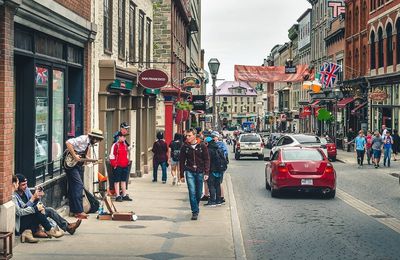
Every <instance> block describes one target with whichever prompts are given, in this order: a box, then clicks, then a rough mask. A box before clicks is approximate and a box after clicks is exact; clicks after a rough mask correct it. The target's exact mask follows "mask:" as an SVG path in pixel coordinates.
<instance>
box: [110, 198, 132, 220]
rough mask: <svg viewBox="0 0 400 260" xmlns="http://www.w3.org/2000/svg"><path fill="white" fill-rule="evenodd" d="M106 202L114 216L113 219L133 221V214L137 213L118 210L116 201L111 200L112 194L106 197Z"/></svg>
mask: <svg viewBox="0 0 400 260" xmlns="http://www.w3.org/2000/svg"><path fill="white" fill-rule="evenodd" d="M104 204H105V205H106V207H107V209H108V211H109V212H110V214H111V216H112V220H119V221H133V220H134V219H133V216H134V215H135V213H134V212H133V211H131V212H118V210H117V208H116V207H115V205H114V203H113V202H112V201H111V197H110V196H105V197H104Z"/></svg>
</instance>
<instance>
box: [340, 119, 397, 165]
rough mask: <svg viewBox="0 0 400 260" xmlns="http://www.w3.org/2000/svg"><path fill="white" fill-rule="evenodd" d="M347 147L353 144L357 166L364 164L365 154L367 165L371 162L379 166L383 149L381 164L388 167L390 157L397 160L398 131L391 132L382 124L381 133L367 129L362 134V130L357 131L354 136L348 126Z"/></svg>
mask: <svg viewBox="0 0 400 260" xmlns="http://www.w3.org/2000/svg"><path fill="white" fill-rule="evenodd" d="M347 136H348V138H349V142H348V144H347V145H348V149H347V151H348V152H349V151H350V147H351V145H352V144H354V150H355V151H356V153H357V164H358V167H359V168H362V167H363V165H364V157H365V154H366V155H367V162H368V165H371V164H373V165H374V167H375V168H379V163H380V160H381V157H382V151H383V166H385V167H390V162H391V158H392V155H393V160H394V161H397V157H396V156H397V154H398V152H399V150H400V136H399V134H398V131H397V130H396V129H395V130H393V134H392V133H391V132H390V131H389V130H388V129H387V128H386V126H385V125H382V134H381V133H380V132H379V131H375V132H372V131H369V130H368V131H367V134H366V135H365V134H364V131H363V130H360V131H359V132H358V135H357V136H354V132H353V130H352V129H351V128H350V129H349V133H348V135H347Z"/></svg>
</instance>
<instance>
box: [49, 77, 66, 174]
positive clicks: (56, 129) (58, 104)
mask: <svg viewBox="0 0 400 260" xmlns="http://www.w3.org/2000/svg"><path fill="white" fill-rule="evenodd" d="M52 89H53V113H52V114H53V118H52V122H53V126H52V130H53V131H52V161H53V162H54V170H59V169H60V166H61V157H62V147H63V145H62V144H63V132H64V72H63V71H60V70H53V88H52Z"/></svg>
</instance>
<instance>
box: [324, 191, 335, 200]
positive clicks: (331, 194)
mask: <svg viewBox="0 0 400 260" xmlns="http://www.w3.org/2000/svg"><path fill="white" fill-rule="evenodd" d="M335 196H336V190H332V191H330V192H328V193H326V194H325V198H326V199H333V198H335Z"/></svg>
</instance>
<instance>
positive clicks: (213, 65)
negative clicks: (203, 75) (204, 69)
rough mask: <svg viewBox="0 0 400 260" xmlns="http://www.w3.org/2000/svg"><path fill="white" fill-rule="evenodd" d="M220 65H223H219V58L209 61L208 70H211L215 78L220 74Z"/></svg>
mask: <svg viewBox="0 0 400 260" xmlns="http://www.w3.org/2000/svg"><path fill="white" fill-rule="evenodd" d="M219 65H221V63H219V60H218V59H217V58H211V59H210V60H209V61H208V68H209V69H210V73H211V75H212V77H213V78H214V77H216V76H217V74H218V70H219Z"/></svg>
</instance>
